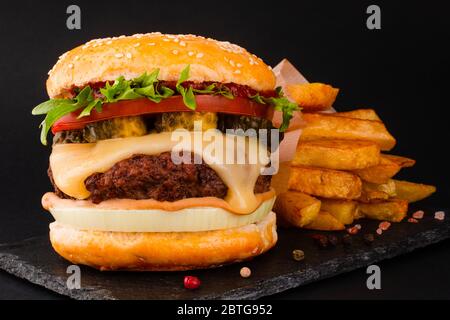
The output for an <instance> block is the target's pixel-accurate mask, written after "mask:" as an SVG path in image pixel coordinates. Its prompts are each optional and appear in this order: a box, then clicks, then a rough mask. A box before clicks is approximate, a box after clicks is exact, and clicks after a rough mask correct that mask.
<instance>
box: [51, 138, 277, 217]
mask: <svg viewBox="0 0 450 320" xmlns="http://www.w3.org/2000/svg"><path fill="white" fill-rule="evenodd" d="M208 132H209V133H210V134H203V133H202V132H187V131H185V130H184V131H183V130H180V131H175V132H163V133H158V134H149V135H146V136H141V137H128V138H119V139H109V140H101V141H98V142H97V143H83V144H57V145H55V146H54V147H53V151H52V154H51V155H50V167H51V169H52V172H53V178H54V181H55V184H56V186H57V187H58V188H59V189H60V190H61V191H62V192H64V193H65V194H67V195H69V196H71V197H74V198H76V199H86V198H88V197H89V195H90V193H89V191H88V190H87V189H86V186H85V185H84V181H85V179H86V178H87V177H89V176H90V175H91V174H93V173H96V172H105V171H107V170H108V169H110V168H111V167H112V166H113V165H114V164H115V163H117V162H119V161H121V160H125V159H128V158H130V157H132V156H133V155H135V154H146V155H157V154H160V153H162V152H170V151H178V152H180V151H189V152H193V153H194V154H197V155H199V156H201V158H202V159H203V161H204V162H205V163H206V164H208V165H209V166H210V167H211V168H212V169H213V170H214V171H215V172H216V173H217V174H218V175H219V177H220V178H221V179H222V180H223V182H224V183H225V184H226V185H227V186H228V194H227V196H226V198H225V201H227V202H228V204H229V205H230V207H231V208H232V209H233V212H236V213H240V214H249V213H251V212H253V211H255V210H256V208H257V207H258V206H259V205H260V204H261V200H260V199H258V198H257V197H255V194H254V193H253V188H254V185H255V183H256V180H257V178H258V176H259V175H260V173H261V170H262V168H263V167H265V166H266V165H267V164H268V163H269V158H268V157H267V150H266V148H265V147H264V146H262V145H261V144H259V142H258V140H257V139H256V138H254V137H248V138H246V139H245V141H246V143H236V136H233V135H224V134H222V133H220V131H218V130H212V131H211V130H210V131H208ZM187 138H189V139H187ZM239 139H240V138H238V140H239ZM240 141H241V142H242V140H240ZM229 155H238V156H239V155H241V156H242V158H241V162H239V163H242V164H238V163H236V161H226V160H227V158H228V157H229ZM260 155H261V156H260ZM233 157H236V156H233Z"/></svg>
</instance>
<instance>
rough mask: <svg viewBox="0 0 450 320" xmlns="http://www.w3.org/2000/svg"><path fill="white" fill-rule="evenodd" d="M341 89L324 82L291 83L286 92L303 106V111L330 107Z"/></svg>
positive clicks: (321, 109)
mask: <svg viewBox="0 0 450 320" xmlns="http://www.w3.org/2000/svg"><path fill="white" fill-rule="evenodd" d="M338 92H339V89H336V88H333V87H332V86H330V85H327V84H323V83H303V84H290V85H287V86H286V94H287V95H288V96H289V97H290V98H292V99H293V100H294V101H295V102H297V103H298V104H299V105H301V106H302V109H303V111H305V112H312V111H323V110H327V109H330V108H331V106H332V105H333V103H334V101H335V100H336V96H337V94H338Z"/></svg>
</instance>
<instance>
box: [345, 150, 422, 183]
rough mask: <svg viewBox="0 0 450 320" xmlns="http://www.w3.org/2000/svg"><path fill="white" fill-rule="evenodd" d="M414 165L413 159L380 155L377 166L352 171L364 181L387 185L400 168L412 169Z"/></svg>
mask: <svg viewBox="0 0 450 320" xmlns="http://www.w3.org/2000/svg"><path fill="white" fill-rule="evenodd" d="M415 163H416V161H415V160H413V159H409V158H405V157H400V156H394V155H390V154H382V155H381V157H380V163H379V164H377V165H375V166H372V167H368V168H364V169H357V170H353V173H355V174H357V175H358V176H359V177H360V178H361V179H362V180H364V181H367V182H372V183H377V184H382V183H387V182H388V181H389V179H391V178H392V177H393V176H395V175H396V174H397V173H398V172H399V171H400V169H401V168H406V167H412V166H413V165H414V164H415Z"/></svg>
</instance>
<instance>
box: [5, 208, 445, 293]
mask: <svg viewBox="0 0 450 320" xmlns="http://www.w3.org/2000/svg"><path fill="white" fill-rule="evenodd" d="M434 211H435V210H426V212H427V215H426V217H425V218H424V219H423V220H422V221H420V222H419V223H417V224H413V223H408V222H406V220H405V221H404V222H401V223H398V224H392V226H391V228H390V229H389V230H388V231H386V232H385V233H383V235H382V236H375V241H374V242H373V243H372V245H368V244H366V242H365V241H364V239H363V235H364V234H365V233H369V232H370V233H375V230H376V228H377V226H378V223H379V222H378V221H366V220H361V221H359V222H358V223H360V224H361V225H362V230H361V231H360V233H359V234H357V235H355V236H353V237H354V238H353V239H354V241H353V244H352V245H351V246H344V245H342V244H338V245H337V246H336V247H335V248H327V249H319V248H318V247H317V246H316V244H315V243H314V241H313V239H312V238H311V235H312V234H317V233H318V232H315V231H306V230H295V229H281V230H279V243H278V244H277V246H276V247H275V248H274V249H273V250H271V251H270V252H268V253H267V254H265V255H263V256H261V257H258V258H256V259H254V260H253V261H249V262H246V263H241V264H235V265H230V266H225V267H222V268H218V269H211V270H201V271H192V272H174V273H163V272H157V273H133V272H99V271H96V270H92V269H90V268H87V267H81V270H82V271H81V289H79V290H69V289H68V288H67V286H66V281H67V277H68V276H69V274H67V273H66V268H67V266H68V265H69V263H67V262H66V261H65V260H63V259H62V258H60V257H59V256H58V255H57V254H56V253H54V252H53V250H52V249H51V246H50V244H49V242H48V239H47V237H46V236H43V237H37V238H32V239H28V240H25V241H22V242H19V243H15V244H3V245H0V268H1V269H4V270H6V271H7V272H9V273H11V274H14V275H16V276H18V277H20V278H23V279H26V280H29V281H31V282H32V283H35V284H38V285H41V286H44V287H46V288H48V289H50V290H53V291H55V292H57V293H60V294H63V295H67V296H69V297H72V298H75V299H256V298H259V297H263V296H267V295H271V294H275V293H278V292H282V291H284V290H288V289H291V288H294V287H297V286H301V285H304V284H307V283H311V282H313V281H317V280H320V279H325V278H329V277H332V276H334V275H337V274H341V273H344V272H348V271H350V270H354V269H357V268H361V267H364V266H367V265H370V264H373V263H375V262H377V261H381V260H383V259H388V258H391V257H394V256H397V255H400V254H404V253H407V252H410V251H412V250H414V249H417V248H421V247H424V246H427V245H429V244H432V243H436V242H439V241H441V240H443V239H446V238H449V237H450V220H449V219H448V217H447V219H446V220H445V221H437V220H435V219H433V213H434ZM446 212H447V211H446ZM447 214H448V213H447ZM334 234H336V235H337V236H338V238H339V239H341V238H342V235H343V234H344V233H343V232H336V233H334ZM294 249H302V250H303V251H304V252H305V260H304V261H301V262H298V261H295V260H293V259H292V255H291V253H292V250H294ZM244 265H245V266H248V267H250V268H251V270H252V276H251V277H250V278H247V279H243V278H241V277H240V276H239V270H240V268H241V267H242V266H244ZM187 274H191V275H196V276H198V277H200V279H201V280H202V287H201V288H200V289H198V290H195V291H189V290H186V289H184V288H183V277H184V275H187Z"/></svg>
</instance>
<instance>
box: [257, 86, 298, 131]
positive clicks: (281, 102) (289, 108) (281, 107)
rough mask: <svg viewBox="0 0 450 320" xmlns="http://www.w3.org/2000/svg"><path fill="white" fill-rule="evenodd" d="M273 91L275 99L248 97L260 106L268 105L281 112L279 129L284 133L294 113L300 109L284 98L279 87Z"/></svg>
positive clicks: (258, 96)
mask: <svg viewBox="0 0 450 320" xmlns="http://www.w3.org/2000/svg"><path fill="white" fill-rule="evenodd" d="M275 91H276V93H277V97H270V98H266V97H263V96H261V95H259V93H257V94H256V95H254V96H250V97H249V98H250V99H252V100H253V101H255V102H257V103H260V104H269V105H271V106H272V107H273V108H274V110H276V111H281V112H282V113H283V116H282V118H283V121H282V123H281V126H280V128H279V129H280V131H281V132H283V131H286V129H287V128H288V127H289V122H290V121H291V119H292V117H293V116H294V112H295V111H300V110H301V109H300V107H299V106H298V105H297V104H296V103H294V102H291V101H289V100H288V99H287V98H286V97H285V96H284V93H283V90H282V88H281V87H277V88H276V89H275Z"/></svg>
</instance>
